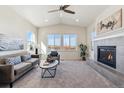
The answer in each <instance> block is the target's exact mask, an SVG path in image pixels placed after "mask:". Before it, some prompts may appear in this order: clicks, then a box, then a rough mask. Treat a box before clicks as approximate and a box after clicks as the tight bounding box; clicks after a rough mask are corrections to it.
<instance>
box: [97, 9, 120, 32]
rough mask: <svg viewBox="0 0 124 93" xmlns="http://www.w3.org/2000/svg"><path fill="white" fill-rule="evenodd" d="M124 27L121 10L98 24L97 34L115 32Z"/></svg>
mask: <svg viewBox="0 0 124 93" xmlns="http://www.w3.org/2000/svg"><path fill="white" fill-rule="evenodd" d="M121 27H122V9H119V10H118V11H116V12H115V13H113V14H112V15H110V16H108V17H107V18H105V19H103V20H101V21H99V23H98V24H97V26H96V28H97V34H100V33H102V32H108V31H113V30H115V29H118V28H121Z"/></svg>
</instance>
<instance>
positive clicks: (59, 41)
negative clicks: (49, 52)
mask: <svg viewBox="0 0 124 93" xmlns="http://www.w3.org/2000/svg"><path fill="white" fill-rule="evenodd" d="M55 46H61V35H59V34H56V35H55Z"/></svg>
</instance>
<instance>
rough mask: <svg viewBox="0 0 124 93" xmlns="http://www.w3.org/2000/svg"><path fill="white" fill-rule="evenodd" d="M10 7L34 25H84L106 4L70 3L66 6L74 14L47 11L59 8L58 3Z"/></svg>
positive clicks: (91, 20)
mask: <svg viewBox="0 0 124 93" xmlns="http://www.w3.org/2000/svg"><path fill="white" fill-rule="evenodd" d="M10 7H11V8H12V9H14V10H15V11H16V12H17V13H18V14H19V15H21V16H22V17H24V18H25V19H26V20H28V21H30V22H31V23H32V24H33V25H35V26H36V27H44V26H49V25H55V24H68V25H76V26H82V27H86V26H88V25H89V24H91V23H92V22H93V21H94V20H95V19H96V18H97V17H98V15H99V14H100V13H102V12H103V11H104V10H105V9H106V8H107V7H108V6H107V5H71V6H69V7H68V8H67V9H69V10H73V11H75V12H76V14H68V13H65V12H63V11H59V12H54V13H48V11H49V10H54V9H59V5H21V6H19V5H16V6H10Z"/></svg>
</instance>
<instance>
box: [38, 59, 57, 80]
mask: <svg viewBox="0 0 124 93" xmlns="http://www.w3.org/2000/svg"><path fill="white" fill-rule="evenodd" d="M58 63H59V62H58V61H57V60H55V61H53V62H52V63H48V62H46V61H44V62H41V63H40V68H41V69H42V72H41V77H42V78H54V77H55V75H56V69H57V66H58ZM46 72H48V73H49V76H45V73H46ZM52 72H53V73H52Z"/></svg>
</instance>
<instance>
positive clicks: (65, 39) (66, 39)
mask: <svg viewBox="0 0 124 93" xmlns="http://www.w3.org/2000/svg"><path fill="white" fill-rule="evenodd" d="M63 46H64V48H69V35H63Z"/></svg>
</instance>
